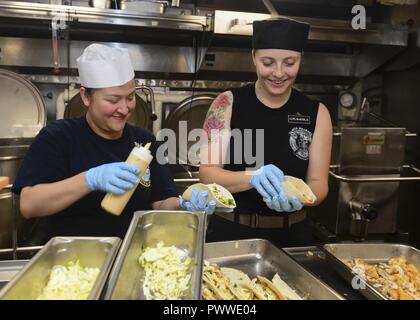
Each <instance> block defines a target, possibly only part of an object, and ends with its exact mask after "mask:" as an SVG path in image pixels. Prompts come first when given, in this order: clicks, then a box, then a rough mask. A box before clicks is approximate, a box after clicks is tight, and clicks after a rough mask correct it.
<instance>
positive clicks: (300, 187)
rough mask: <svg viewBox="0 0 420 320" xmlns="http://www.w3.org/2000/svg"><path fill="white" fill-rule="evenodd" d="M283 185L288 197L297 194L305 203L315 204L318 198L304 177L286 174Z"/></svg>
mask: <svg viewBox="0 0 420 320" xmlns="http://www.w3.org/2000/svg"><path fill="white" fill-rule="evenodd" d="M283 187H284V192H285V193H286V196H287V198H289V199H290V198H291V197H292V196H296V197H297V198H298V199H299V201H300V202H302V204H304V205H308V204H313V203H314V202H315V200H316V196H315V195H314V193H313V192H312V190H311V188H310V187H309V186H308V185H307V184H306V183H305V181H303V180H302V179H299V178H296V177H292V176H284V181H283Z"/></svg>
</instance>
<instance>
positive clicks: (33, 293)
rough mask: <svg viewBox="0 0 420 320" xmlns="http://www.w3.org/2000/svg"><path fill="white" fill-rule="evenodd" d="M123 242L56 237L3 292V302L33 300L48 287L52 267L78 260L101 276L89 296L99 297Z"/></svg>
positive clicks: (116, 239)
mask: <svg viewBox="0 0 420 320" xmlns="http://www.w3.org/2000/svg"><path fill="white" fill-rule="evenodd" d="M120 244H121V240H120V239H119V238H115V237H109V238H108V237H55V238H52V239H51V240H50V241H48V242H47V244H45V246H44V247H43V248H42V250H41V251H39V252H38V253H37V254H36V255H35V256H34V257H33V258H32V259H31V260H30V261H29V263H27V264H26V265H25V267H24V268H23V269H22V270H21V271H20V272H19V273H18V274H17V275H16V276H15V277H14V278H13V279H12V280H11V281H10V282H9V283H8V284H7V285H6V286H5V287H4V288H3V289H2V290H1V291H0V299H5V300H9V299H12V300H34V299H36V298H37V297H38V296H39V295H40V294H41V292H42V290H43V288H44V287H45V286H46V284H47V282H48V279H49V276H50V272H51V268H52V267H53V266H54V265H57V264H63V265H65V264H67V263H68V262H70V261H76V260H79V262H80V264H81V265H82V266H84V267H95V268H99V269H100V273H99V275H98V278H97V279H96V282H95V284H94V286H93V288H92V291H91V293H90V295H89V297H88V299H89V300H97V299H99V298H100V296H101V293H102V291H103V288H104V286H105V283H106V280H107V277H108V274H109V271H110V270H111V266H112V263H113V261H114V259H115V256H116V255H117V252H118V248H119V246H120Z"/></svg>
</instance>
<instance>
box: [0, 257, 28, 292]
mask: <svg viewBox="0 0 420 320" xmlns="http://www.w3.org/2000/svg"><path fill="white" fill-rule="evenodd" d="M28 262H29V260H5V261H0V289H1V288H3V287H4V286H5V285H6V284H7V283H8V282H9V281H10V280H12V278H13V277H14V276H15V275H16V274H17V273H18V272H19V271H20V270H22V268H23V267H24V266H25V264H27V263H28Z"/></svg>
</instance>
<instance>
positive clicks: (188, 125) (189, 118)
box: [165, 94, 216, 167]
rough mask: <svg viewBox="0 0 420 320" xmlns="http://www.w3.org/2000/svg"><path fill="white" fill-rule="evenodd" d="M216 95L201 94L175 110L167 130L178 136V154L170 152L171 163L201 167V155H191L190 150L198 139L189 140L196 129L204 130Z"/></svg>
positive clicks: (166, 124)
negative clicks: (205, 121) (208, 112)
mask: <svg viewBox="0 0 420 320" xmlns="http://www.w3.org/2000/svg"><path fill="white" fill-rule="evenodd" d="M215 98H216V95H212V94H199V95H196V96H191V97H188V98H186V99H185V100H183V101H181V102H180V103H179V105H178V106H177V107H176V109H175V110H173V111H172V112H171V113H170V114H169V116H168V118H167V120H166V122H165V128H168V129H171V130H173V131H174V132H175V135H176V139H177V140H176V149H175V150H176V153H175V154H173V153H171V152H169V154H168V158H169V161H170V163H179V164H182V165H187V166H191V167H199V163H200V158H199V154H193V153H192V154H189V151H190V148H192V147H193V146H195V145H196V144H197V143H198V138H197V140H195V138H196V137H192V138H191V139H190V140H191V141H190V140H189V139H188V137H189V134H190V132H191V131H192V130H194V129H202V128H203V124H204V120H205V119H206V115H207V111H208V110H209V108H210V105H211V104H212V102H213V100H214V99H215Z"/></svg>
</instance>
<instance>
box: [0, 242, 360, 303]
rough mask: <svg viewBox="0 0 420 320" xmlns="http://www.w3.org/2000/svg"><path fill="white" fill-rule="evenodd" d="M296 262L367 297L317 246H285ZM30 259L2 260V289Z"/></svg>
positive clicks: (348, 294) (342, 290)
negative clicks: (338, 271)
mask: <svg viewBox="0 0 420 320" xmlns="http://www.w3.org/2000/svg"><path fill="white" fill-rule="evenodd" d="M284 251H286V253H287V254H289V255H290V256H291V257H292V258H293V259H294V260H295V261H296V262H298V263H299V264H300V265H301V266H303V267H304V268H306V270H308V271H309V272H311V273H312V274H313V275H315V276H316V277H317V278H318V279H320V280H321V281H323V282H325V283H326V284H327V285H329V286H330V287H331V288H332V289H334V290H335V291H336V292H338V293H339V294H341V295H342V296H343V297H344V298H345V299H348V300H364V299H365V298H364V297H363V296H362V295H361V294H360V293H359V292H358V291H356V290H353V288H352V287H351V286H350V285H349V284H348V283H347V282H346V281H345V280H344V279H343V278H341V277H340V275H339V274H338V273H336V272H335V271H334V270H333V269H332V268H331V266H330V265H329V264H328V263H327V261H326V260H325V259H326V258H325V254H324V252H323V251H322V250H321V249H319V248H318V247H316V246H311V247H298V248H284ZM28 261H29V260H10V261H0V289H1V288H2V287H3V286H4V285H5V284H6V283H7V282H9V281H10V280H11V278H12V277H13V276H14V275H15V274H16V273H17V272H18V271H19V270H20V269H22V268H23V266H24V265H25V264H26V263H27V262H28Z"/></svg>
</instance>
